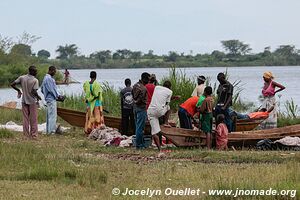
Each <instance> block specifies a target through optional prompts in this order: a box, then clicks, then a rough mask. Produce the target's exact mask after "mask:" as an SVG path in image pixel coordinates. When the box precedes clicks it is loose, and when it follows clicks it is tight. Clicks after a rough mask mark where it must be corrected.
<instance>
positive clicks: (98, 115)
mask: <svg viewBox="0 0 300 200" xmlns="http://www.w3.org/2000/svg"><path fill="white" fill-rule="evenodd" d="M90 79H91V80H90V81H86V82H85V83H84V84H83V91H84V93H85V101H86V106H87V111H86V121H85V126H84V132H85V134H87V135H88V134H90V133H91V131H92V130H94V129H96V128H101V127H104V116H103V107H102V104H103V98H102V89H101V86H100V83H99V82H98V81H96V79H97V73H96V72H95V71H91V72H90Z"/></svg>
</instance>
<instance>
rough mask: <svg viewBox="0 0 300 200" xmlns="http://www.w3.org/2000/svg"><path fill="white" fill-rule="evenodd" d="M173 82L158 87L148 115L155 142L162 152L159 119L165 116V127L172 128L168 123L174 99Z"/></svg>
mask: <svg viewBox="0 0 300 200" xmlns="http://www.w3.org/2000/svg"><path fill="white" fill-rule="evenodd" d="M170 88H171V82H170V81H165V82H164V84H163V86H156V87H155V89H154V93H153V96H152V100H151V103H150V105H149V108H148V111H147V115H148V119H149V121H150V125H151V134H152V136H153V139H154V142H155V144H156V145H157V147H158V150H160V141H159V137H158V133H160V131H161V129H160V125H159V118H160V117H161V116H164V115H165V124H164V126H168V127H170V125H169V123H168V119H169V115H170V105H169V104H170V101H171V98H172V94H173V92H172V90H171V89H170Z"/></svg>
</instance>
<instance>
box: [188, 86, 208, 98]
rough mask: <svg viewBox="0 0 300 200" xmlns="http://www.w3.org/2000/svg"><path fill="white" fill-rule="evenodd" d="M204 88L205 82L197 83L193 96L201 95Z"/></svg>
mask: <svg viewBox="0 0 300 200" xmlns="http://www.w3.org/2000/svg"><path fill="white" fill-rule="evenodd" d="M204 88H205V86H204V84H201V85H197V86H196V87H195V89H194V91H193V93H192V95H191V96H192V97H194V96H197V97H200V96H201V95H202V94H203V92H204Z"/></svg>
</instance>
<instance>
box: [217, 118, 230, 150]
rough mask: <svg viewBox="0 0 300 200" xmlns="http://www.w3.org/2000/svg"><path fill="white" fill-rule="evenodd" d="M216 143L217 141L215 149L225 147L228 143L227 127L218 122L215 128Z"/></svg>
mask: <svg viewBox="0 0 300 200" xmlns="http://www.w3.org/2000/svg"><path fill="white" fill-rule="evenodd" d="M216 140H217V141H216V143H217V149H219V150H222V149H227V143H228V129H227V126H226V124H224V123H220V124H219V125H218V126H217V130H216Z"/></svg>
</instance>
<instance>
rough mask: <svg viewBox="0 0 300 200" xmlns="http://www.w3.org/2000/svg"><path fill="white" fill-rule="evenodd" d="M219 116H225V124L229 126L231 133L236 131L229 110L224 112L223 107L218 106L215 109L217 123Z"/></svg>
mask: <svg viewBox="0 0 300 200" xmlns="http://www.w3.org/2000/svg"><path fill="white" fill-rule="evenodd" d="M219 114H223V115H224V116H225V120H224V122H225V124H226V126H227V129H228V131H229V132H232V131H234V127H233V122H232V119H231V117H230V115H229V108H227V109H225V110H222V106H216V107H215V117H216V121H217V117H218V115H219Z"/></svg>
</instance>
